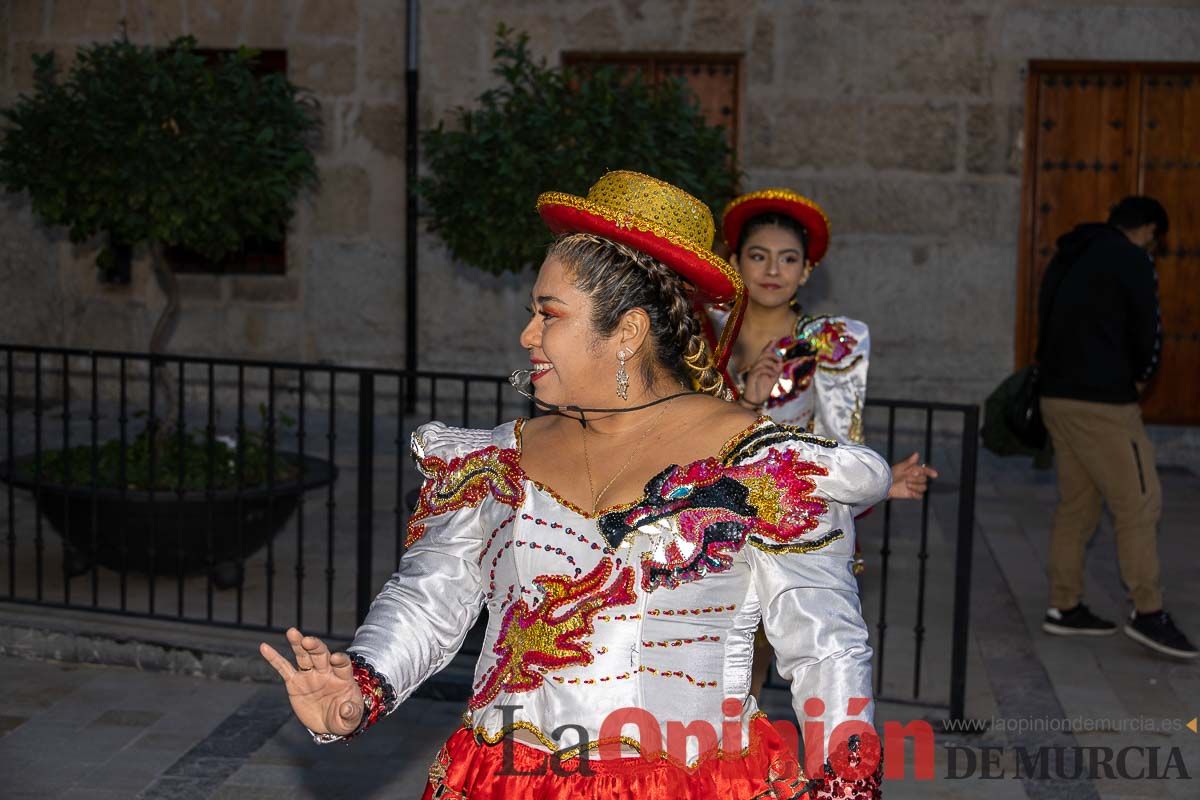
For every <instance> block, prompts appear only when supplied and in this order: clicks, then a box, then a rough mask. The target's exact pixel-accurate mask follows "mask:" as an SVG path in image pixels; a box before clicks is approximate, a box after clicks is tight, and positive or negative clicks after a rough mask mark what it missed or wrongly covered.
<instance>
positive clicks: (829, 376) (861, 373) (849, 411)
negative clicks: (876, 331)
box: [813, 317, 871, 444]
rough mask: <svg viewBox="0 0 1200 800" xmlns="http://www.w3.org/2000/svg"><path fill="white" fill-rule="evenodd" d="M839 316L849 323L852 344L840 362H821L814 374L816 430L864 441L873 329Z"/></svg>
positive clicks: (839, 438)
mask: <svg viewBox="0 0 1200 800" xmlns="http://www.w3.org/2000/svg"><path fill="white" fill-rule="evenodd" d="M835 319H836V320H837V321H838V322H840V323H841V324H842V325H844V326H845V340H846V342H847V343H851V342H852V344H850V348H849V351H848V352H847V353H845V354H844V355H842V357H841V358H839V359H838V361H837V362H836V363H824V362H820V361H818V363H817V368H816V373H815V375H814V376H813V389H814V390H815V391H816V413H815V415H814V417H813V433H815V434H817V435H818V436H825V437H827V438H829V439H836V440H837V441H839V442H846V443H849V444H862V443H863V441H864V439H863V429H862V409H863V403H864V402H865V401H866V397H867V368H868V366H869V364H870V355H871V332H870V329H869V328H868V327H867V324H866V323H865V322H860V321H859V320H856V319H849V318H848V317H836V318H835Z"/></svg>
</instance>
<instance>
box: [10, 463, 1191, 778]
mask: <svg viewBox="0 0 1200 800" xmlns="http://www.w3.org/2000/svg"><path fill="white" fill-rule="evenodd" d="M1163 482H1164V489H1165V500H1166V510H1165V516H1164V524H1163V527H1162V532H1161V536H1160V540H1161V552H1162V558H1163V579H1164V584H1165V586H1166V591H1167V598H1168V600H1167V602H1168V608H1169V609H1170V610H1171V611H1172V612H1173V613H1174V614H1175V616H1176V617H1177V618H1178V619H1179V620H1180V622H1181V624H1182V625H1183V626H1184V627H1185V628H1186V629H1188V630H1189V631H1190V632H1191V633H1192V634H1193V635H1194V638H1200V598H1197V597H1196V596H1195V594H1194V593H1190V592H1189V590H1192V589H1194V587H1195V585H1196V579H1197V576H1198V572H1197V566H1196V556H1195V549H1194V543H1193V541H1192V539H1193V534H1194V530H1195V523H1194V520H1195V519H1196V516H1197V514H1200V480H1198V479H1197V477H1196V476H1195V475H1192V474H1190V473H1171V472H1168V473H1166V474H1164V475H1163ZM1053 503H1054V484H1053V476H1052V475H1051V474H1048V473H1038V472H1034V471H1033V470H1031V469H1029V467H1028V463H1027V462H1021V461H1001V460H998V459H993V458H991V457H990V456H988V455H987V454H984V455H983V456H982V459H981V475H980V484H979V500H978V535H977V538H976V549H975V561H974V580H973V599H974V604H973V605H974V608H973V618H972V639H971V653H970V672H969V679H968V702H967V708H968V715H969V716H971V717H973V718H975V719H977V720H981V721H984V722H987V723H990V722H992V721H993V720H995V721H997V724H995V725H992V726H991V727H989V728H988V729H987V730H985V731H984V732H982V733H977V734H973V735H969V734H962V733H944V734H939V736H938V745H939V746H938V748H937V750H936V753H937V761H936V767H935V775H936V779H935V780H933V781H918V780H914V779H912V778H911V765H910V766H909V769H910V776H909V777H908V778H907V779H906V780H894V781H890V782H889V783H887V784H886V786H885V790H886V792H887V797H889V798H893V799H897V800H903V799H904V798H909V797H912V798H917V797H920V798H929V797H935V798H941V797H947V798H949V797H954V798H957V797H972V798H976V797H979V798H989V799H990V798H998V799H999V798H1005V799H1006V800H1007V798H1013V799H1014V800H1016V799H1017V798H1025V797H1028V798H1034V799H1035V800H1056V799H1057V798H1072V799H1074V798H1080V799H1082V798H1105V800H1107V799H1108V798H1114V800H1115V799H1116V798H1156V800H1161V799H1162V798H1170V799H1172V800H1173V799H1175V798H1179V799H1180V800H1182V798H1192V797H1195V796H1196V788H1195V787H1196V786H1197V785H1198V784H1197V783H1196V780H1197V779H1200V776H1198V775H1197V773H1200V735H1196V734H1193V733H1192V732H1190V731H1188V730H1186V729H1184V728H1183V727H1182V725H1183V723H1184V722H1186V720H1189V719H1191V718H1193V717H1194V716H1196V715H1197V714H1198V713H1200V702H1198V701H1197V696H1198V695H1200V692H1197V690H1198V689H1200V664H1195V663H1193V664H1180V663H1176V662H1172V661H1167V660H1164V659H1160V658H1157V657H1155V656H1153V655H1151V654H1148V653H1147V652H1146V651H1144V650H1142V649H1141V648H1139V647H1138V646H1137V645H1136V644H1134V643H1132V642H1131V641H1129V640H1128V639H1126V638H1125V637H1124V636H1122V635H1120V634H1118V635H1117V636H1115V637H1112V638H1106V639H1098V640H1091V641H1076V640H1063V639H1055V638H1051V637H1046V636H1044V635H1042V634H1041V633H1040V630H1039V627H1038V626H1039V623H1040V618H1041V614H1042V613H1043V611H1044V602H1045V600H1044V596H1045V577H1044V568H1043V564H1044V554H1045V544H1046V538H1047V533H1048V529H1049V519H1050V511H1051V509H1052V507H1053ZM1088 573H1089V591H1088V598H1087V600H1088V602H1089V603H1090V604H1091V605H1092V607H1093V608H1095V609H1096V610H1097V611H1098V612H1101V613H1103V614H1107V615H1109V616H1111V617H1114V618H1116V617H1119V616H1120V615H1122V614H1123V613H1124V610H1125V603H1124V601H1123V599H1122V593H1121V589H1120V585H1119V581H1118V578H1117V574H1116V568H1115V561H1114V557H1113V541H1112V531H1111V527H1109V526H1108V525H1107V524H1106V525H1105V526H1104V527H1103V528H1102V530H1101V532H1100V534H1099V535H1098V536H1097V538H1096V541H1095V542H1094V544H1093V547H1092V550H1091V552H1090V556H1089V564H1088ZM939 646H940V645H939ZM0 685H2V686H3V687H4V695H3V696H4V698H5V700H4V703H3V704H2V707H0V775H3V776H4V778H3V783H0V796H2V797H12V798H127V797H138V796H140V797H146V798H285V797H286V798H308V797H313V798H326V797H329V798H337V797H347V798H349V797H355V798H364V797H379V798H383V797H388V798H392V797H416V796H419V792H420V790H421V788H422V787H423V785H424V780H425V771H426V768H427V765H428V764H429V762H430V760H431V758H432V757H433V755H434V753H435V752H436V750H437V748H438V746H439V745H440V743H441V741H442V740H443V739H444V738H445V736H446V735H447V734H448V733H449V732H450V731H452V730H453V729H454V728H455V726H456V725H457V724H458V717H459V713H460V711H461V704H460V703H452V702H439V701H435V700H429V699H415V700H411V701H409V702H408V703H406V704H405V705H404V706H403V707H402V708H401V710H399V711H398V712H397V713H396V714H395V715H394V716H393V717H392V718H390V719H388V720H386V721H385V722H384V723H382V724H381V725H379V726H378V727H376V728H375V729H373V730H372V731H371V733H370V734H369V735H367V736H364V737H363V738H362V739H360V740H358V741H357V742H355V743H353V744H352V745H349V746H343V745H333V746H326V747H318V746H315V745H313V744H311V742H310V741H309V740H308V737H307V734H306V733H305V732H304V731H303V730H302V729H301V728H300V726H299V725H298V724H297V723H295V722H294V721H292V720H291V719H290V718H289V713H288V710H287V707H286V700H285V698H284V696H283V692H282V691H281V690H280V689H279V688H278V687H277V686H270V685H263V684H254V683H234V682H224V681H217V680H208V679H203V678H192V677H184V676H178V675H169V674H162V673H147V672H141V671H137V670H132V669H126V668H120V667H102V666H91V665H78V664H63V663H56V662H37V661H26V660H22V659H17V658H0ZM766 706H767V708H768V710H769V711H771V712H772V713H773V715H776V716H780V715H783V714H786V709H787V699H786V696H785V695H783V694H781V693H779V694H772V696H771V697H769V698H768V700H767V702H766ZM931 714H932V712H930V711H929V710H923V709H921V708H917V707H912V706H903V705H897V704H881V706H880V708H879V714H878V717H879V719H880V721H886V720H902V721H903V720H910V719H914V718H920V717H921V716H923V715H931ZM1063 720H1068V721H1070V722H1073V723H1076V724H1075V726H1074V727H1075V728H1076V729H1067V730H1064V729H1062V721H1063ZM1151 721H1153V724H1154V725H1155V726H1156V728H1157V729H1156V730H1153V731H1146V730H1137V729H1135V728H1136V727H1142V728H1145V727H1147V726H1148V725H1150V724H1151ZM1021 725H1024V726H1025V727H1027V728H1028V730H1020V729H1019V726H1021ZM1089 725H1090V726H1092V727H1093V728H1094V727H1104V728H1109V729H1110V730H1104V731H1095V730H1092V731H1089V730H1086V728H1087V727H1088V726H1089ZM1111 728H1117V730H1111ZM1050 746H1059V747H1076V746H1078V747H1085V748H1087V747H1108V748H1111V749H1112V750H1113V751H1114V753H1115V752H1117V751H1120V750H1121V749H1122V748H1130V747H1138V748H1143V750H1141V751H1136V752H1135V751H1127V752H1128V758H1129V762H1128V763H1129V766H1130V767H1131V768H1133V769H1134V770H1135V771H1136V770H1141V769H1144V768H1145V767H1146V765H1147V764H1148V763H1149V752H1150V751H1149V748H1158V750H1157V761H1158V769H1159V770H1160V771H1162V770H1163V769H1164V768H1165V766H1166V764H1167V763H1168V759H1169V754H1170V751H1171V749H1172V748H1177V750H1178V756H1177V758H1178V759H1180V761H1181V763H1182V764H1183V769H1184V770H1186V772H1187V773H1188V774H1189V775H1191V776H1192V777H1193V780H1179V779H1168V780H1153V781H1152V780H1121V779H1119V778H1115V777H1114V778H1112V779H1107V778H1103V777H1101V778H1099V779H1096V780H1087V779H1080V780H1056V779H1054V776H1053V775H1051V777H1050V778H1047V779H1044V780H1042V779H1028V780H1022V779H1020V778H1016V777H1014V775H1015V772H1016V760H1017V751H1016V748H1017V747H1021V748H1025V749H1026V750H1027V751H1028V752H1033V751H1035V750H1036V748H1038V747H1050ZM983 747H995V748H999V749H997V750H996V751H994V752H995V753H996V755H995V756H993V757H994V758H995V759H997V765H998V766H997V767H996V769H997V770H998V771H1002V772H1003V774H1004V775H1005V776H1006V777H1004V778H1002V779H996V780H988V779H983V778H981V777H980V776H979V771H978V770H976V771H975V772H973V773H971V774H970V775H969V776H967V777H963V778H960V779H953V780H952V779H948V778H947V774H948V772H947V771H948V770H949V769H950V768H951V766H952V765H951V764H949V763H948V753H950V752H954V753H956V756H955V758H956V759H957V768H958V769H959V770H960V771H961V770H963V769H964V767H965V766H966V761H967V760H968V759H969V758H971V757H974V758H976V759H978V758H980V754H981V748H983ZM951 748H958V749H957V750H951ZM1051 763H1053V762H1051ZM1176 763H1180V762H1176ZM1068 764H1069V762H1068ZM1171 774H1172V775H1174V776H1177V775H1178V774H1179V771H1178V769H1177V770H1175V771H1173V772H1171Z"/></svg>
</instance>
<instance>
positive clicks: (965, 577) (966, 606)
mask: <svg viewBox="0 0 1200 800" xmlns="http://www.w3.org/2000/svg"><path fill="white" fill-rule="evenodd" d="M978 448H979V406H971V407H970V408H968V409H966V410H965V411H964V412H963V431H962V474H961V475H960V476H959V481H958V485H959V493H958V546H957V547H956V548H955V558H954V561H955V564H954V622H953V625H954V639H953V643H952V645H951V654H950V719H952V720H961V719H963V718H964V715H965V714H966V694H967V637H968V636H969V635H970V622H971V556H972V550H973V547H974V544H975V472H976V467H977V464H978V460H979V449H978Z"/></svg>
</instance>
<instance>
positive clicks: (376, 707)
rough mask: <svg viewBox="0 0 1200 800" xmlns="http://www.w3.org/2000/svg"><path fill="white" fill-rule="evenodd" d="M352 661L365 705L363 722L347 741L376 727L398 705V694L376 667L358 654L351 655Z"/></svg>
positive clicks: (355, 679) (355, 680)
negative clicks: (373, 726) (380, 719)
mask: <svg viewBox="0 0 1200 800" xmlns="http://www.w3.org/2000/svg"><path fill="white" fill-rule="evenodd" d="M350 661H351V663H352V664H353V665H354V668H353V674H354V682H355V683H356V684H358V690H359V691H360V692H362V696H363V703H364V704H365V705H364V709H363V718H362V722H360V723H359V724H358V728H357V729H356V730H355V731H354V733H352V734H350V736H347V737H346V738H347V739H352V738H353V737H355V736H357V735H358V734H360V733H362V732H363V731H365V730H366V729H367V728H369V727H371V726H372V725H374V724H375V723H376V722H378V721H379V718H380V717H382V716H386V715H387V714H389V713H391V710H392V708H393V707H394V706H395V705H396V693H395V692H394V691H393V690H392V687H391V684H389V683H388V682H387V680H386V679H384V677H383V676H382V675H380V674H379V673H378V672H376V671H375V668H374V667H372V666H371V665H370V664H368V663H367V661H366V660H365V659H364V658H363V657H362V656H360V655H358V654H357V653H351V654H350Z"/></svg>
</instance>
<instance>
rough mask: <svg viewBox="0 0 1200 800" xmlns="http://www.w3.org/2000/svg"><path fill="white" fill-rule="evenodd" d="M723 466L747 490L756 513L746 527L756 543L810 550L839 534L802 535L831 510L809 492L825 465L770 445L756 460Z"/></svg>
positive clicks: (788, 550) (769, 549)
mask: <svg viewBox="0 0 1200 800" xmlns="http://www.w3.org/2000/svg"><path fill="white" fill-rule="evenodd" d="M727 469H728V471H729V474H730V475H731V476H732V477H733V478H735V479H736V480H737V481H739V482H740V483H742V484H743V485H744V486H746V487H747V488H749V489H750V497H749V501H750V505H752V506H754V509H755V511H756V512H757V513H756V515H755V525H754V529H753V530H752V531H751V532H750V543H751V544H752V545H754V546H755V547H757V548H759V549H760V550H765V551H767V552H769V553H809V552H812V551H814V550H820V549H821V548H822V547H826V546H827V545H829V544H830V543H831V542H834V541H837V540H838V539H840V538H842V532H841V531H840V530H835V531H830V532H829V533H827V534H825V535H824V536H821V537H820V538H818V539H812V540H808V541H804V540H803V537H804V536H805V534H808V533H811V532H812V531H813V530H815V529H816V527H817V526H818V525H819V524H820V523H821V519H820V518H821V517H822V516H824V514H825V513H826V512H827V511H828V510H829V504H828V503H827V502H826V501H825V500H823V499H821V498H820V497H817V496H815V495H814V494H813V492H814V491H815V490H816V488H817V484H816V482H815V481H814V480H813V479H812V477H811V476H814V475H816V476H824V475H828V474H829V470H827V469H826V468H825V467H822V466H821V465H819V464H815V463H813V462H811V461H805V460H804V459H802V458H800V457H799V455H798V454H797V453H796V451H794V450H777V449H771V450H769V451H767V455H766V457H764V458H762V459H759V460H758V461H755V462H753V463H751V464H743V465H738V466H732V467H728V468H727Z"/></svg>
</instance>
